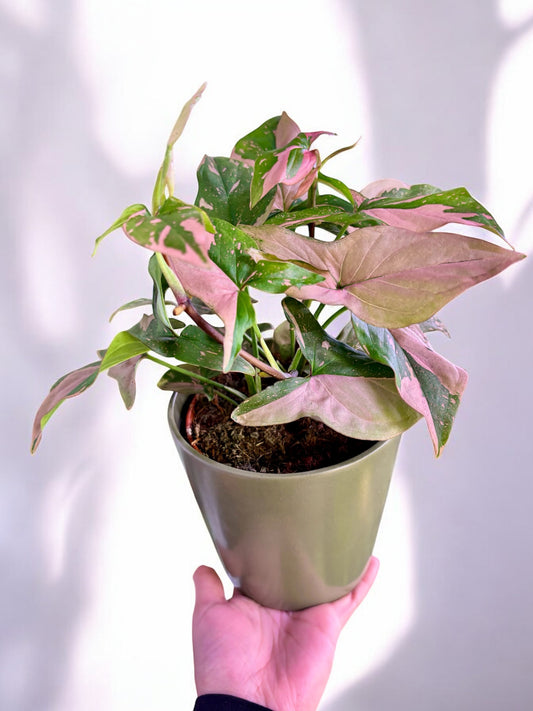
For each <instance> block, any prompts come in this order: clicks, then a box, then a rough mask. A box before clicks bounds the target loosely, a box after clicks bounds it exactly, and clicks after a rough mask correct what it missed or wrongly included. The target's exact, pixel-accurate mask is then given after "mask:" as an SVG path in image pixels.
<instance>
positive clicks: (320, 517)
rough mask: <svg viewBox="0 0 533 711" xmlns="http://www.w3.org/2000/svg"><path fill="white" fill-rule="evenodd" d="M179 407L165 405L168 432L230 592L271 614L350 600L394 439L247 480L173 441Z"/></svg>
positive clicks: (377, 514)
mask: <svg viewBox="0 0 533 711" xmlns="http://www.w3.org/2000/svg"><path fill="white" fill-rule="evenodd" d="M186 399H187V398H186V396H184V395H181V394H179V393H175V394H174V395H173V396H172V398H171V400H170V405H169V410H168V416H169V424H170V429H171V432H172V435H173V437H174V441H175V443H176V446H177V448H178V452H179V454H180V457H181V459H182V462H183V465H184V467H185V471H186V472H187V476H188V478H189V481H190V484H191V487H192V489H193V492H194V495H195V497H196V501H197V502H198V505H199V507H200V510H201V512H202V515H203V517H204V520H205V523H206V524H207V528H208V529H209V533H210V534H211V538H212V539H213V542H214V544H215V547H216V550H217V552H218V555H219V557H220V560H221V561H222V564H223V565H224V568H225V569H226V572H227V573H228V575H229V577H230V579H231V581H232V582H233V584H234V585H235V587H237V588H239V589H240V590H241V592H242V593H244V594H245V595H247V596H249V597H251V598H253V599H254V600H256V601H257V602H258V603H260V604H261V605H264V606H265V607H271V608H275V609H279V610H299V609H302V608H304V607H309V606H311V605H317V604H320V603H323V602H329V601H331V600H336V599H337V598H339V597H342V596H343V595H345V594H346V593H348V592H350V590H352V589H353V588H354V587H355V586H356V585H357V583H358V581H359V580H360V578H361V577H362V575H363V573H364V571H365V569H366V566H367V564H368V561H369V559H370V556H371V555H372V550H373V548H374V543H375V540H376V535H377V532H378V527H379V523H380V520H381V515H382V513H383V508H384V506H385V500H386V497H387V492H388V488H389V483H390V479H391V475H392V470H393V468H394V462H395V459H396V453H397V450H398V446H399V443H400V436H397V437H395V438H394V439H391V440H387V441H385V442H378V443H377V444H375V445H373V446H372V447H370V448H369V449H368V450H366V451H365V452H363V453H362V454H360V455H358V456H357V457H354V458H353V459H349V460H347V461H345V462H343V463H341V464H337V465H334V466H331V467H325V468H322V469H315V470H313V471H307V472H302V473H297V474H262V473H255V472H248V471H243V470H240V469H234V468H233V467H230V466H227V465H225V464H219V463H218V462H214V461H213V460H211V459H209V458H208V457H206V456H204V455H203V454H200V453H199V452H197V451H196V450H195V449H194V448H193V447H191V446H190V444H189V443H188V442H187V441H186V439H185V438H184V437H183V435H182V434H181V422H182V410H183V406H184V403H185V401H186ZM183 414H184V413H183Z"/></svg>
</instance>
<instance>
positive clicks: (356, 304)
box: [32, 87, 524, 609]
mask: <svg viewBox="0 0 533 711" xmlns="http://www.w3.org/2000/svg"><path fill="white" fill-rule="evenodd" d="M202 91H203V87H201V89H200V90H199V91H198V92H197V93H196V94H195V95H194V96H193V97H192V99H191V100H190V101H189V102H188V103H187V104H186V105H185V107H184V108H183V110H182V112H181V114H180V116H179V118H178V121H177V122H176V124H175V126H174V129H173V131H172V133H171V135H170V138H169V141H168V143H167V146H166V151H165V155H164V159H163V163H162V165H161V168H160V170H159V173H158V175H157V179H156V183H155V187H154V192H153V197H152V205H151V208H150V209H149V208H148V207H146V206H145V205H142V204H135V205H131V206H130V207H128V208H126V210H124V212H123V213H122V215H121V216H120V217H119V218H118V220H117V221H116V222H114V223H113V225H111V227H110V228H109V229H108V230H107V231H106V232H104V234H103V235H101V236H100V237H99V238H98V239H97V240H96V246H98V245H99V243H100V242H101V241H102V239H103V238H104V237H105V236H106V235H108V234H109V233H110V232H112V231H114V230H115V229H117V228H122V230H123V232H124V233H125V234H126V235H127V237H129V239H130V240H131V241H132V242H134V243H135V244H137V245H140V246H142V247H144V248H147V249H148V250H150V251H151V252H152V254H151V257H150V259H149V262H148V271H149V274H150V277H151V280H152V296H151V298H143V299H136V300H134V301H130V302H128V303H126V304H125V305H124V306H122V307H120V309H119V310H124V309H133V308H137V307H148V308H149V314H144V315H143V316H142V318H141V319H140V320H139V321H138V322H137V323H135V325H133V326H132V327H131V328H129V329H128V330H126V331H121V332H120V333H118V334H117V335H116V336H115V337H114V338H113V340H112V341H111V343H110V345H109V346H108V348H107V349H106V350H105V351H99V352H98V358H97V360H95V361H94V362H92V363H90V364H89V365H86V366H84V367H83V368H80V369H78V370H75V371H73V372H71V373H69V374H68V375H66V376H64V377H63V378H61V379H60V380H58V381H57V382H56V383H55V384H54V385H53V387H52V389H51V391H50V393H49V394H48V396H47V397H46V399H45V400H44V402H43V404H42V405H41V407H40V409H39V411H38V413H37V416H36V418H35V423H34V429H33V440H32V450H35V449H36V447H37V446H38V444H39V441H40V439H41V434H42V429H43V427H44V425H45V424H46V423H47V421H48V419H49V418H50V416H51V415H52V414H53V412H55V410H56V409H57V408H58V406H59V405H60V404H61V403H62V402H63V401H64V400H65V399H67V398H69V397H73V396H75V395H78V394H79V393H81V392H83V391H84V390H86V389H87V388H88V387H89V386H90V385H92V384H93V382H94V381H95V380H96V378H97V376H98V375H99V374H100V373H103V372H107V373H108V374H109V375H110V376H111V377H112V378H114V379H116V380H117V381H118V386H119V389H120V393H121V395H122V398H123V400H124V402H125V404H126V407H128V408H130V407H131V406H132V405H133V402H134V398H135V372H136V369H137V367H138V365H139V363H141V362H142V361H143V360H150V361H155V362H157V363H159V364H160V365H161V366H162V367H163V368H164V373H163V374H162V377H161V379H160V380H159V382H158V385H159V387H160V388H162V389H164V390H169V391H173V393H174V394H173V396H172V398H171V403H170V407H169V422H170V427H171V431H172V433H173V436H174V438H175V441H176V443H177V445H178V449H179V451H180V454H181V457H182V459H183V461H184V464H185V467H186V470H187V473H188V475H189V478H190V481H191V484H192V487H193V489H194V493H195V495H196V498H197V500H198V503H199V504H200V507H201V509H202V513H203V515H204V517H205V520H206V522H207V525H208V527H209V530H210V533H211V535H212V537H213V540H214V542H215V545H216V547H217V550H218V552H219V554H220V557H221V559H222V561H223V563H224V565H225V567H226V569H227V571H228V573H229V574H230V576H231V578H232V580H233V581H234V583H235V584H236V585H237V586H239V587H241V589H242V590H243V591H244V592H245V593H247V594H249V595H251V596H252V597H254V598H255V599H257V600H258V601H259V602H262V603H263V604H266V605H269V606H271V607H280V608H285V609H297V608H301V607H305V606H307V605H311V604H316V603H318V602H323V601H326V600H331V599H334V598H336V597H339V596H341V595H342V594H344V593H345V592H347V591H348V590H349V589H351V588H352V587H353V586H354V585H355V584H356V583H357V581H358V579H359V578H360V576H361V575H362V573H363V572H364V568H365V566H366V563H367V561H368V559H369V557H370V554H371V551H372V547H373V545H374V540H375V536H376V532H377V528H378V525H379V520H380V517H381V513H382V510H383V506H384V502H385V497H386V494H387V489H388V485H389V480H390V476H391V472H392V468H393V464H394V458H395V454H396V450H397V447H398V443H399V437H400V435H401V433H402V432H404V431H405V430H406V429H408V428H409V427H411V426H412V425H413V424H414V423H415V422H416V421H418V420H419V419H421V418H423V419H424V420H425V422H426V425H427V428H428V431H429V434H430V437H431V440H432V442H433V446H434V449H435V453H436V454H437V455H438V454H439V453H440V452H441V450H442V447H443V446H444V445H445V443H446V441H447V440H448V437H449V434H450V430H451V427H452V423H453V420H454V417H455V414H456V412H457V408H458V405H459V402H460V399H461V396H462V394H463V391H464V388H465V385H466V379H467V376H466V373H465V372H464V371H463V370H462V369H461V368H459V367H457V366H455V365H453V364H452V363H450V362H449V361H448V360H446V359H445V358H443V357H442V356H441V355H439V354H438V353H437V352H436V351H435V350H434V349H433V348H432V346H431V345H430V343H429V341H428V336H427V334H428V332H431V331H443V332H445V333H446V329H445V327H444V326H443V324H442V323H441V321H440V320H438V318H437V317H436V314H437V312H438V311H439V309H440V308H441V307H443V306H444V305H445V304H447V303H448V302H449V301H450V300H451V299H453V298H455V297H456V296H458V295H459V294H461V293H462V292H463V291H465V290H466V289H467V288H469V287H470V286H472V285H474V284H476V283H478V282H481V281H483V280H485V279H488V278H489V277H491V276H494V275H495V274H498V273H499V272H500V271H502V270H503V269H505V268H506V267H508V266H509V265H511V264H513V263H514V262H516V261H518V260H520V259H522V258H523V257H524V255H522V254H519V253H517V252H516V251H514V250H513V249H512V248H511V247H510V245H508V246H499V245H498V244H495V243H494V242H493V241H485V240H483V239H480V238H478V237H471V236H465V235H462V234H456V233H454V232H446V231H436V230H439V228H442V227H443V226H445V225H447V224H449V223H455V224H458V225H463V226H468V227H472V226H475V227H479V228H483V229H485V230H486V231H488V232H489V233H492V235H493V236H494V237H495V238H497V239H502V240H503V239H504V236H503V232H502V230H501V228H500V227H499V226H498V224H497V222H496V221H495V219H494V218H493V217H492V215H491V214H490V213H489V212H488V211H487V210H486V209H485V208H484V207H483V206H482V205H481V204H480V203H479V202H477V201H476V200H475V199H474V198H473V197H472V196H471V195H470V194H469V193H468V191H467V190H466V189H465V188H457V189H452V190H440V189H438V188H435V187H433V186H431V185H427V184H420V185H411V186H409V185H405V184H403V183H400V182H399V181H396V180H380V181H377V182H374V183H372V184H370V185H369V186H367V187H366V188H363V189H362V190H354V189H352V188H350V187H349V186H347V185H346V184H345V183H344V182H342V181H341V180H339V179H337V178H335V177H331V175H330V173H329V165H327V164H329V162H330V160H331V159H333V158H334V157H335V155H337V154H338V153H340V152H342V151H345V150H348V148H353V147H354V146H349V147H348V148H341V149H339V150H336V151H334V152H332V153H331V154H330V155H328V156H327V157H325V158H322V157H321V155H320V154H319V152H318V150H317V149H316V147H315V141H317V139H319V138H320V137H321V136H323V135H324V134H327V133H328V132H325V131H317V132H311V133H308V132H303V131H301V130H300V128H299V127H298V126H297V125H296V123H295V122H294V121H293V120H292V119H290V118H289V117H288V116H287V115H286V114H285V113H283V114H281V115H280V116H276V117H274V118H272V119H269V120H268V121H266V122H265V123H263V124H262V125H261V126H259V127H258V128H257V129H255V130H254V131H252V132H251V133H249V134H247V135H246V136H244V138H242V139H240V140H239V141H237V143H236V145H235V147H234V149H233V151H232V153H231V155H230V156H229V157H210V156H205V157H204V158H203V160H202V162H201V164H200V166H199V168H198V173H197V175H198V193H197V197H196V200H195V202H194V204H193V205H191V204H187V203H186V202H183V201H182V200H180V199H179V198H177V197H175V196H174V194H173V193H174V191H173V178H172V150H173V146H174V144H175V142H176V140H177V139H178V138H179V136H180V135H181V133H182V131H183V128H184V126H185V124H186V122H187V119H188V117H189V115H190V112H191V109H192V107H193V105H194V103H195V102H196V101H197V100H198V98H199V97H200V95H201V93H202ZM328 135H333V134H328ZM322 140H324V141H325V140H326V139H322ZM330 140H331V139H330ZM326 166H327V167H326ZM264 294H277V295H278V298H279V301H280V302H281V307H282V308H281V309H280V314H279V315H280V322H279V323H278V324H276V325H275V327H274V326H271V325H270V324H262V323H260V320H259V317H258V308H257V301H256V300H257V299H261V296H262V295H264ZM291 455H292V456H291Z"/></svg>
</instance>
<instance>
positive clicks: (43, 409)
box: [31, 361, 100, 452]
mask: <svg viewBox="0 0 533 711" xmlns="http://www.w3.org/2000/svg"><path fill="white" fill-rule="evenodd" d="M99 372H100V361H97V362H96V363H90V364H89V365H85V366H83V367H82V368H78V369H77V370H73V371H72V372H71V373H68V374H67V375H65V376H63V377H62V378H60V379H59V380H58V381H57V382H56V383H55V384H54V385H52V387H51V389H50V392H49V393H48V395H47V396H46V397H45V399H44V400H43V403H42V404H41V406H40V408H39V409H38V411H37V414H36V415H35V420H34V422H33V431H32V437H31V439H32V445H31V451H32V452H35V450H36V449H37V447H38V446H39V442H40V441H41V438H42V435H43V428H44V426H45V425H46V423H47V422H48V420H49V419H50V418H51V417H52V415H53V414H54V412H55V411H56V410H57V408H58V407H59V406H60V405H61V404H62V403H63V402H64V401H65V400H67V398H71V397H75V396H76V395H80V394H81V393H82V392H84V391H85V390H87V388H89V387H90V386H91V385H92V384H93V383H94V381H95V380H96V378H97V377H98V373H99Z"/></svg>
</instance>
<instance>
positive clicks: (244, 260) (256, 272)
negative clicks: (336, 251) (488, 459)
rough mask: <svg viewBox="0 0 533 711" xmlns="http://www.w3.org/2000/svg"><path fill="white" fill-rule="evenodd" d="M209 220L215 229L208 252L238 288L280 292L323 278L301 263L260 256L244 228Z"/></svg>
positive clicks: (316, 281)
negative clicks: (213, 238)
mask: <svg viewBox="0 0 533 711" xmlns="http://www.w3.org/2000/svg"><path fill="white" fill-rule="evenodd" d="M213 223H214V224H215V226H216V228H217V233H216V236H215V240H214V242H213V244H212V245H211V247H210V249H209V256H210V258H211V259H212V260H213V262H214V263H215V264H216V265H217V266H218V267H220V269H222V271H223V272H224V273H225V274H226V275H227V276H228V277H229V278H230V279H231V280H232V282H233V283H234V284H235V285H236V286H238V287H239V289H241V290H242V289H245V288H246V287H249V286H250V287H253V288H255V289H260V290H261V291H267V292H269V293H272V294H283V293H285V292H286V291H287V289H288V288H289V287H291V286H301V285H304V284H316V283H318V282H320V281H322V280H323V277H322V276H321V275H320V274H317V273H316V272H315V271H313V270H312V269H308V268H306V267H304V266H300V265H297V264H292V263H290V262H289V263H288V262H284V261H278V260H271V259H265V258H261V256H262V255H261V254H260V253H259V252H258V250H257V244H256V243H255V241H254V240H253V239H252V237H250V235H248V234H247V233H246V232H244V231H243V230H241V229H239V228H238V227H235V226H234V225H230V224H229V223H228V222H225V221H224V220H218V219H216V218H214V219H213Z"/></svg>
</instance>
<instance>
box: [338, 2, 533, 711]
mask: <svg viewBox="0 0 533 711" xmlns="http://www.w3.org/2000/svg"><path fill="white" fill-rule="evenodd" d="M400 6H401V12H400ZM346 8H347V12H348V9H349V11H351V13H352V18H353V22H354V23H356V24H357V27H358V36H359V37H360V38H361V47H360V56H361V57H362V58H363V61H364V66H363V67H362V71H363V73H364V76H365V79H366V82H367V89H368V95H369V99H370V102H371V107H370V108H371V115H372V116H373V123H372V128H373V138H374V149H375V150H374V158H375V164H376V170H377V172H378V174H379V176H383V177H394V178H399V179H401V180H405V181H406V182H411V183H416V182H429V183H432V184H436V185H439V186H441V187H443V188H445V187H455V186H457V185H461V184H466V185H467V186H468V187H469V188H470V189H471V190H472V192H473V193H474V194H475V195H477V196H479V197H480V199H482V200H484V199H485V192H486V186H487V182H488V176H487V175H486V174H485V166H486V146H487V123H488V113H489V108H490V100H491V91H492V87H493V83H494V79H495V75H496V72H497V71H498V68H499V65H500V62H501V61H502V59H503V57H504V54H505V53H506V51H507V50H508V49H509V47H510V46H511V44H512V43H513V42H514V41H515V40H516V39H517V38H519V37H520V36H522V33H523V32H524V31H525V30H526V29H530V28H531V26H532V25H531V20H529V21H528V22H527V23H526V24H525V25H523V26H522V27H521V28H520V29H519V30H517V31H516V32H512V31H510V30H507V29H505V28H504V26H503V24H502V23H501V20H500V19H499V15H498V7H497V3H496V2H484V3H481V2H466V3H465V2H459V1H457V0H455V1H453V2H448V3H427V2H424V0H409V1H407V0H406V1H405V2H403V3H401V4H398V3H394V2H391V1H390V0H389V1H388V2H381V3H368V2H364V1H363V0H357V1H356V2H352V1H350V2H346ZM525 79H526V80H527V78H526V77H525ZM496 100H497V99H496ZM514 109H515V110H518V109H519V107H514ZM512 110H513V107H509V111H512ZM512 178H513V176H512V175H511V176H510V177H509V179H512ZM489 207H490V206H489ZM509 238H510V239H511V241H512V240H513V235H512V234H510V235H509ZM530 259H531V257H530ZM532 266H533V265H532V264H531V263H530V262H529V263H525V265H524V268H523V269H522V271H520V272H519V273H517V275H516V278H515V279H514V280H513V284H512V288H511V289H509V290H506V289H505V285H504V282H503V281H502V280H500V279H496V280H494V281H493V282H489V283H486V284H483V285H481V286H478V287H477V288H476V289H475V290H474V291H472V292H471V293H469V294H468V295H467V296H465V297H464V300H463V298H461V299H459V300H458V301H457V302H454V304H452V305H450V306H448V307H447V309H446V310H445V312H444V315H443V318H444V321H445V323H446V324H447V325H448V326H449V328H450V330H451V332H452V338H453V340H452V341H451V342H450V344H449V345H448V344H446V345H447V354H448V357H449V358H450V359H451V360H452V361H454V362H457V363H458V364H460V365H462V366H464V367H465V368H466V369H467V370H468V371H469V372H470V383H469V387H468V388H467V392H466V395H465V397H464V402H463V404H462V408H461V410H460V412H459V416H458V419H457V424H456V427H455V430H454V432H453V433H452V437H451V440H450V443H449V444H448V448H447V450H445V453H444V454H443V456H442V458H441V459H440V460H439V461H437V462H435V461H433V460H432V453H431V452H430V447H429V444H428V441H427V434H426V432H425V431H424V429H423V426H422V425H419V426H417V428H415V430H414V431H412V432H411V433H409V434H408V435H407V436H406V437H405V438H404V444H403V449H402V452H401V461H400V465H401V468H402V471H404V470H405V471H406V478H405V480H406V481H407V482H408V486H409V487H410V498H411V505H410V509H411V511H412V512H413V516H414V522H413V532H414V541H415V551H414V561H415V572H416V594H417V607H416V613H415V621H414V624H413V627H412V629H411V630H410V631H409V632H408V634H407V636H406V638H405V639H404V640H403V642H402V643H401V644H400V645H399V646H398V647H397V648H396V649H395V652H394V654H393V655H392V656H391V657H390V658H389V660H388V661H387V662H386V663H385V664H384V665H383V666H382V667H381V668H380V669H379V670H378V671H377V672H375V673H373V674H371V675H369V676H368V677H366V678H365V679H363V680H362V681H361V682H360V683H358V684H357V686H356V687H354V688H350V689H348V690H347V691H346V692H345V693H344V694H342V695H340V696H339V697H337V698H336V699H334V700H333V702H331V703H328V704H326V705H324V711H334V710H335V711H341V710H342V709H346V711H348V710H350V711H352V710H353V709H358V711H382V710H383V709H390V708H394V709H396V710H397V711H404V710H405V711H407V709H409V711H418V710H420V711H422V709H428V708H431V709H432V711H449V709H456V710H457V711H471V710H472V709H481V708H483V709H484V710H485V711H496V710H498V711H500V710H501V709H503V708H505V709H506V711H523V709H525V708H530V707H531V704H532V702H533V678H532V677H531V674H530V667H531V660H532V659H533V641H532V640H533V626H532V618H531V614H530V609H531V589H532V585H533V571H532V569H531V565H530V563H529V561H530V560H531V554H530V539H531V531H530V503H529V502H530V501H531V499H532V497H533V480H532V478H531V465H530V459H531V458H530V448H529V447H528V446H527V444H526V443H527V441H528V433H527V432H526V423H529V419H530V418H529V412H530V410H531V396H532V395H533V393H532V388H531V386H530V384H529V380H528V379H527V376H525V373H524V370H523V368H524V367H526V366H525V364H529V363H531V362H532V359H533V335H532V330H531V328H530V327H527V326H525V325H526V324H531V315H530V311H529V309H530V307H529V304H530V302H531V278H532V274H531V270H532ZM400 533H401V532H399V534H400ZM382 565H383V566H386V565H387V561H386V560H383V561H382ZM390 594H391V596H393V595H394V591H393V590H391V591H390Z"/></svg>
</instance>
